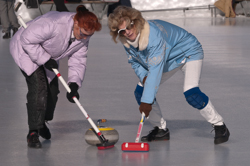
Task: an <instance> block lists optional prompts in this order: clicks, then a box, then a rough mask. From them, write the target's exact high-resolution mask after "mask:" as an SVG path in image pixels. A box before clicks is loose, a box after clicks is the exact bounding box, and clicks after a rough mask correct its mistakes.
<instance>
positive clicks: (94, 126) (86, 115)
mask: <svg viewBox="0 0 250 166" xmlns="http://www.w3.org/2000/svg"><path fill="white" fill-rule="evenodd" d="M17 19H18V20H19V22H20V24H21V25H22V26H23V27H24V28H25V29H26V28H27V25H26V23H25V22H24V21H23V18H22V17H21V16H20V15H18V16H17ZM52 70H53V71H54V72H55V74H56V75H57V77H58V78H59V80H60V81H61V83H62V84H63V86H64V87H65V88H66V90H67V92H69V93H70V91H71V90H70V88H69V86H68V84H67V83H66V82H65V81H64V79H63V77H62V76H61V74H60V73H59V71H58V70H57V69H52ZM73 100H74V101H75V103H76V104H77V106H78V107H79V108H80V110H81V111H82V113H83V114H84V116H85V117H86V119H87V120H88V121H89V123H90V124H91V126H92V127H93V129H94V130H95V132H96V133H97V135H98V136H99V138H101V140H102V141H106V139H105V137H104V136H103V135H102V133H101V132H100V130H99V129H98V128H97V126H96V125H95V123H94V122H93V120H92V119H91V118H90V117H89V115H88V114H87V112H86V111H85V110H84V108H83V107H82V106H81V104H80V102H79V101H78V99H77V98H76V97H75V96H74V97H73Z"/></svg>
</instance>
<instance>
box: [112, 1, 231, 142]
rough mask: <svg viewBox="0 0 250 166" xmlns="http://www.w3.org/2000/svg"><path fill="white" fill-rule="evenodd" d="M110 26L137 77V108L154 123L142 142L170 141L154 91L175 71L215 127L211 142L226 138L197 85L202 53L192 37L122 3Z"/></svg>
mask: <svg viewBox="0 0 250 166" xmlns="http://www.w3.org/2000/svg"><path fill="white" fill-rule="evenodd" d="M109 28H110V34H111V36H112V38H113V40H114V42H116V43H117V39H118V40H119V41H120V42H121V43H122V44H123V45H124V48H125V51H126V53H127V56H128V62H129V63H130V64H131V65H132V68H133V69H134V71H135V73H136V75H137V76H138V78H139V79H140V82H139V83H138V85H137V87H136V90H135V97H136V100H137V102H138V104H139V105H140V107H139V110H140V112H141V113H142V112H144V113H145V115H146V117H149V121H150V123H151V124H152V125H153V126H155V127H154V129H153V130H152V131H151V132H150V133H149V134H148V135H147V136H144V137H142V139H141V140H142V141H154V140H169V138H170V136H169V130H168V128H167V127H166V121H165V120H164V119H163V117H162V114H161V110H160V107H159V105H158V103H157V101H156V93H157V91H158V89H159V86H160V84H161V83H163V82H164V81H166V80H167V79H168V78H170V77H171V76H172V75H173V74H174V73H175V72H176V71H178V70H182V72H183V74H184V77H185V78H184V86H183V92H184V96H185V98H186V100H187V102H188V103H189V104H190V105H191V106H193V107H194V108H196V109H198V110H199V111H200V113H201V115H202V116H203V117H204V118H205V119H206V120H207V121H208V122H210V123H211V124H212V125H213V127H214V129H215V138H214V143H215V144H220V143H223V142H226V141H228V138H229V135H230V133H229V130H228V129H227V127H226V125H225V123H224V121H223V118H222V117H221V115H219V114H218V112H217V111H216V110H215V108H214V106H213V105H212V103H211V101H210V100H209V98H208V96H206V94H204V93H203V92H202V91H201V90H200V88H199V80H200V74H201V68H202V61H203V57H204V55H203V49H202V46H201V44H200V43H199V41H198V40H197V39H196V37H195V36H193V35H192V34H190V33H188V32H187V31H186V30H184V29H182V28H180V27H178V26H175V25H173V24H170V23H168V22H164V21H161V20H151V21H146V20H145V19H144V18H143V17H142V16H141V13H140V12H139V11H138V10H136V9H133V8H130V7H125V6H119V7H117V8H116V9H115V10H114V12H113V13H112V14H110V15H109ZM149 114H150V116H149Z"/></svg>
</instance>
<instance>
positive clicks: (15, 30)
mask: <svg viewBox="0 0 250 166" xmlns="http://www.w3.org/2000/svg"><path fill="white" fill-rule="evenodd" d="M12 30H13V34H12V36H14V35H15V33H16V32H17V31H18V28H13V29H12Z"/></svg>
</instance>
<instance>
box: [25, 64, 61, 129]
mask: <svg viewBox="0 0 250 166" xmlns="http://www.w3.org/2000/svg"><path fill="white" fill-rule="evenodd" d="M22 73H23V75H24V77H25V79H26V82H27V86H28V93H27V112H28V125H29V129H30V130H38V129H40V128H42V127H43V124H44V123H45V121H49V120H52V119H53V116H54V110H55V107H56V103H57V99H58V97H57V95H58V94H59V87H58V78H57V77H55V78H54V79H53V80H52V81H51V82H50V84H48V80H47V77H46V73H45V70H44V67H43V66H40V67H39V68H38V69H37V70H36V71H35V72H34V73H33V74H32V75H30V76H28V75H27V74H26V73H25V72H23V71H22Z"/></svg>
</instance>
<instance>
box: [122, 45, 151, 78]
mask: <svg viewBox="0 0 250 166" xmlns="http://www.w3.org/2000/svg"><path fill="white" fill-rule="evenodd" d="M126 53H127V55H128V63H130V64H131V67H132V68H133V69H134V71H135V74H136V75H137V77H138V78H139V79H140V81H141V82H142V81H143V78H144V77H145V76H147V73H148V70H147V69H146V68H144V67H143V66H142V65H141V64H140V63H138V61H137V60H135V59H133V58H132V56H131V55H130V53H129V52H128V50H127V49H126ZM134 56H135V55H134Z"/></svg>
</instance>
